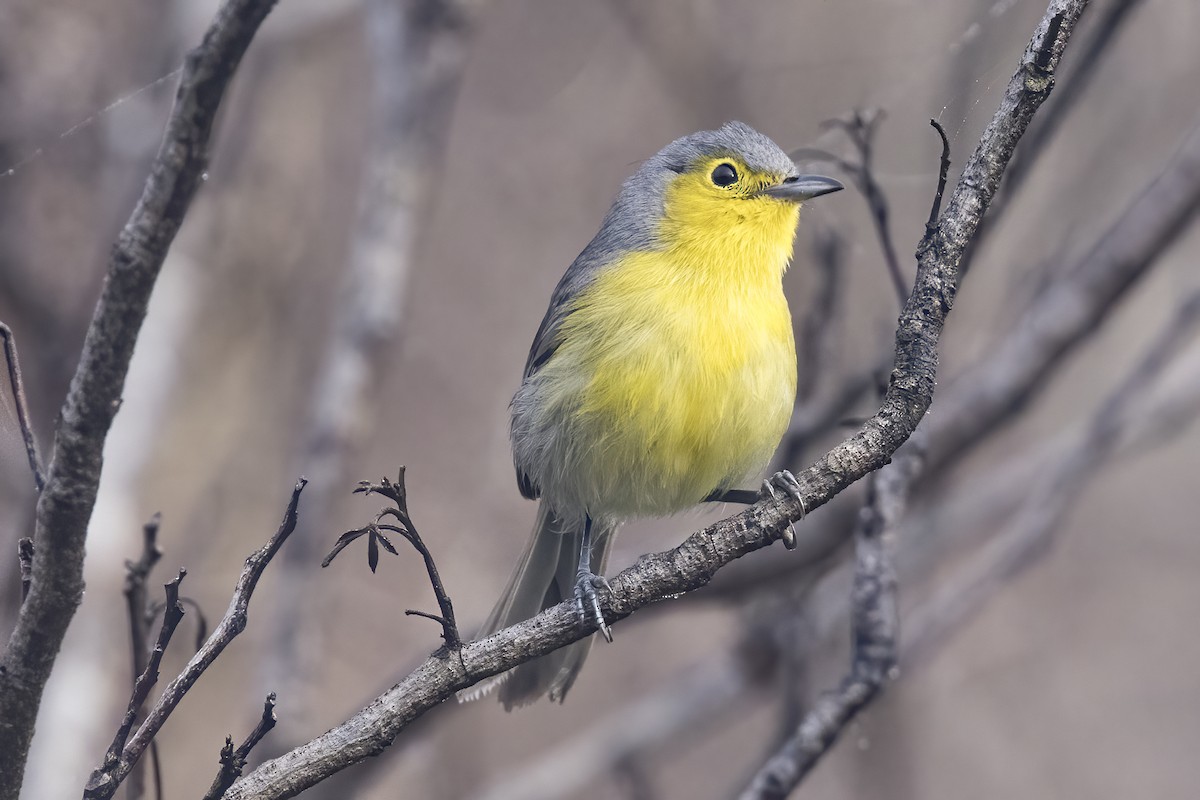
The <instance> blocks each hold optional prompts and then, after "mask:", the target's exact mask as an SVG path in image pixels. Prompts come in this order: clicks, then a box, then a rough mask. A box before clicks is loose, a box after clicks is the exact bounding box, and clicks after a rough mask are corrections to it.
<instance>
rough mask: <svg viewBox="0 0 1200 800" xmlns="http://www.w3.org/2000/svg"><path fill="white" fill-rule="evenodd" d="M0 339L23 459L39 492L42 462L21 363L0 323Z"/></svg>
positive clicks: (14, 343)
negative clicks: (19, 433) (23, 451)
mask: <svg viewBox="0 0 1200 800" xmlns="http://www.w3.org/2000/svg"><path fill="white" fill-rule="evenodd" d="M0 338H2V339H4V363H5V364H6V365H7V367H8V386H9V388H10V389H12V398H13V404H14V405H15V406H16V408H17V425H18V426H20V428H21V438H22V439H23V440H24V441H25V457H26V458H28V459H29V471H30V472H32V473H33V485H34V486H35V487H37V490H38V491H39V492H40V491H41V490H42V488H43V487H45V485H46V477H45V475H44V474H43V473H42V460H41V458H39V457H38V449H37V439H35V438H34V436H33V425H32V423H31V422H30V421H29V404H28V403H27V402H26V400H25V384H24V383H23V382H22V381H21V362H20V361H19V360H18V359H17V340H16V339H15V338H14V337H13V332H12V329H11V328H9V327H8V326H7V325H5V324H4V323H3V322H0Z"/></svg>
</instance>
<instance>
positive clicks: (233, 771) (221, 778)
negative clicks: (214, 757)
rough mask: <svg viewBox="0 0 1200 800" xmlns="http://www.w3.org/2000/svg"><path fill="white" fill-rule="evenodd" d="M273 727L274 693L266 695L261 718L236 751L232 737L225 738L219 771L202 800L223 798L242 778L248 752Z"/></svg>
mask: <svg viewBox="0 0 1200 800" xmlns="http://www.w3.org/2000/svg"><path fill="white" fill-rule="evenodd" d="M274 727H275V693H274V692H271V693H270V694H269V695H267V699H266V702H264V703H263V710H262V716H261V717H259V720H258V724H257V725H255V726H254V730H252V731H250V735H249V736H247V737H246V739H245V741H243V742H242V744H241V745H240V746H239V747H238V748H237V749H234V747H233V737H232V736H226V737H225V746H224V747H222V748H221V759H220V760H221V769H220V771H218V772H217V777H216V778H214V779H213V782H212V786H210V787H209V789H208V791H207V792H206V793H205V794H204V800H221V798H222V797H224V796H225V792H227V791H228V790H229V787H230V786H233V782H234V781H236V780H237V779H238V778H240V777H242V770H244V769H245V768H246V760H247V759H248V758H249V757H250V751H251V750H253V749H254V746H255V745H257V744H258V743H259V742H260V741H262V739H263V737H264V736H266V735H267V734H268V733H269V732H270V731H271V729H272V728H274Z"/></svg>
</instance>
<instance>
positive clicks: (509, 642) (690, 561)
mask: <svg viewBox="0 0 1200 800" xmlns="http://www.w3.org/2000/svg"><path fill="white" fill-rule="evenodd" d="M1086 5H1087V3H1086V0H1054V1H1053V2H1052V3H1051V4H1050V7H1049V9H1048V10H1047V12H1046V16H1045V17H1044V18H1043V20H1042V22H1041V23H1040V24H1039V26H1038V29H1037V31H1036V33H1035V35H1034V37H1033V40H1032V41H1031V42H1030V43H1029V45H1028V46H1027V48H1026V50H1025V53H1024V55H1023V57H1022V59H1021V63H1020V66H1019V68H1018V69H1017V71H1016V74H1014V76H1013V78H1012V80H1011V81H1010V82H1009V84H1008V87H1007V89H1006V91H1005V95H1004V98H1003V100H1002V101H1001V104H1000V107H999V109H998V110H997V111H996V114H995V116H994V117H993V120H992V122H991V123H990V124H989V126H988V128H987V130H986V131H985V132H984V134H983V137H982V139H981V141H980V143H979V146H978V148H977V149H976V151H975V153H974V154H973V155H972V156H971V158H970V159H969V161H968V162H967V164H966V167H965V168H964V170H963V174H962V176H961V178H960V179H959V182H958V185H957V187H956V189H955V191H954V194H953V195H952V196H951V198H950V201H949V203H948V204H947V207H946V210H945V212H944V213H943V214H942V216H941V219H940V220H939V222H938V225H937V229H936V230H935V231H933V232H932V233H931V235H929V236H927V237H926V239H925V240H924V241H923V242H922V244H921V247H920V249H919V250H918V253H917V273H916V281H915V285H914V290H913V292H912V294H911V295H910V297H909V299H908V302H907V304H906V306H905V309H904V311H903V313H902V314H901V317H900V323H899V326H898V329H897V333H896V360H895V368H894V369H893V371H892V376H891V381H890V383H889V386H888V390H887V394H886V395H885V397H884V401H883V405H882V407H881V408H880V410H879V411H878V412H877V413H876V414H875V415H874V416H873V417H872V418H871V419H869V420H867V422H865V423H864V424H863V425H862V427H861V429H860V430H859V431H858V432H857V433H856V434H855V435H854V436H852V437H851V438H849V439H847V440H846V441H844V442H842V443H841V444H839V445H838V446H836V447H835V448H833V450H831V451H830V452H829V453H827V454H826V455H825V456H823V457H822V458H821V459H819V460H818V461H817V462H816V463H815V464H814V465H813V466H811V467H809V468H808V469H807V470H805V471H804V472H802V473H800V474H799V475H798V476H797V478H798V482H799V487H800V494H801V496H802V497H803V505H802V502H801V500H799V499H797V498H793V497H790V496H786V497H785V496H781V497H780V498H779V499H777V500H764V501H762V502H760V503H758V504H756V505H754V506H752V507H751V508H749V509H747V510H746V511H745V512H743V513H741V514H739V515H737V516H735V517H732V518H730V519H727V520H723V521H721V522H718V523H716V524H715V525H712V526H710V527H709V528H707V529H705V530H703V531H700V532H698V533H695V534H693V535H692V536H690V537H688V539H687V540H686V541H684V543H683V544H681V545H680V546H679V547H677V548H675V549H674V550H670V551H667V552H664V553H655V554H649V555H645V556H643V557H642V558H641V559H639V561H638V562H637V563H636V564H635V565H634V566H632V567H630V568H629V569H627V570H625V571H624V572H622V573H621V574H619V575H617V576H616V577H615V578H614V579H613V580H612V581H611V584H612V593H611V597H607V598H606V600H607V601H608V602H607V603H606V607H605V608H604V609H602V610H603V611H604V612H605V618H606V620H607V621H609V622H613V621H617V620H620V619H621V618H623V617H625V616H628V615H629V614H632V613H634V612H635V611H637V610H638V609H640V608H643V607H645V606H646V605H648V604H650V603H653V602H656V601H658V600H660V599H663V598H665V597H670V596H673V595H677V594H680V593H682V592H686V591H690V590H692V589H695V588H697V587H699V586H702V585H704V584H705V583H706V582H707V581H708V580H710V579H711V577H712V576H713V574H714V573H715V572H716V571H717V570H718V569H720V568H721V567H723V566H724V565H726V564H728V563H729V562H731V561H733V560H734V559H736V558H739V557H741V556H743V555H745V554H746V553H749V552H751V551H754V550H757V549H760V548H762V547H765V546H767V545H769V544H771V543H772V542H774V541H775V540H777V539H779V538H781V536H782V534H783V531H784V529H785V528H787V526H788V524H789V522H790V521H792V520H795V519H799V518H800V517H801V515H802V514H803V512H804V509H805V508H807V509H808V510H809V511H811V510H814V509H816V508H818V507H819V506H821V505H824V504H825V503H827V502H828V501H829V500H830V499H831V498H833V497H834V496H835V495H837V494H838V493H840V492H841V491H843V490H844V489H845V488H846V487H848V486H849V485H851V484H852V483H854V482H855V481H857V480H858V479H859V478H861V477H862V476H864V475H866V474H868V473H870V472H872V471H874V470H875V469H878V468H879V467H881V466H883V464H885V463H887V461H888V459H889V458H891V456H892V455H893V454H894V453H895V452H896V450H897V448H899V447H900V445H901V444H903V443H904V442H905V441H907V439H908V437H909V436H910V435H911V434H912V432H913V431H914V430H915V429H916V426H917V424H918V423H919V422H920V421H921V419H922V418H923V417H924V415H925V411H926V409H928V407H929V403H930V401H931V398H932V395H933V388H934V378H935V366H936V362H937V358H936V352H937V343H938V339H939V337H940V334H941V330H942V327H943V325H944V324H945V319H946V315H947V314H948V313H949V311H950V308H951V306H952V304H953V301H954V295H955V292H956V291H957V288H958V270H957V265H958V260H959V258H960V257H961V255H962V252H963V249H964V248H965V247H966V244H967V242H968V241H969V240H970V238H971V236H972V235H973V234H974V232H975V230H976V228H977V227H978V225H979V220H980V218H981V217H982V215H983V213H984V212H985V211H986V209H987V205H988V203H989V201H990V200H991V198H992V196H993V195H994V193H995V191H996V186H997V185H998V183H999V181H1000V178H1001V176H1002V174H1003V171H1004V167H1005V165H1006V164H1007V163H1008V160H1009V158H1011V157H1012V152H1013V149H1014V148H1015V146H1016V144H1017V142H1018V141H1019V139H1020V137H1021V135H1022V134H1023V132H1024V131H1025V129H1026V128H1027V127H1028V125H1029V121H1030V119H1031V118H1032V116H1033V114H1034V112H1035V111H1036V110H1037V108H1038V107H1039V106H1040V105H1041V104H1042V102H1043V101H1044V100H1045V98H1046V97H1047V96H1048V95H1049V93H1050V90H1051V88H1052V86H1053V73H1054V70H1055V69H1056V68H1057V64H1058V61H1059V58H1060V56H1061V54H1062V51H1063V48H1064V47H1065V46H1066V43H1067V40H1068V38H1069V36H1070V33H1071V31H1072V30H1073V29H1074V26H1075V22H1076V21H1077V19H1078V18H1079V15H1080V14H1081V13H1082V11H1083V9H1084V8H1085V7H1086ZM589 634H590V630H588V629H584V628H582V627H581V626H580V625H579V621H578V617H577V615H576V613H575V610H574V607H573V603H572V602H563V603H560V604H559V605H557V606H555V607H553V608H550V609H547V610H546V611H543V612H542V613H540V614H538V615H537V616H536V617H534V618H533V619H531V620H527V621H525V622H522V623H520V624H517V625H513V626H511V627H509V628H505V629H504V630H501V631H499V632H497V633H495V634H493V635H492V636H490V637H488V638H487V639H484V640H482V641H476V642H468V643H466V644H464V645H463V646H462V648H461V649H459V650H457V651H453V652H449V653H440V654H436V655H434V656H432V657H430V658H429V659H427V660H426V661H425V662H423V663H422V664H421V665H420V666H418V667H417V668H416V670H414V671H413V672H412V673H411V674H409V675H408V676H407V677H405V678H403V679H402V680H401V681H400V683H399V684H397V685H396V686H394V687H393V688H391V689H389V690H388V691H386V692H384V693H383V694H382V695H380V696H379V697H377V698H376V699H375V700H374V701H373V702H372V703H371V704H370V705H369V706H368V707H366V708H365V709H363V710H362V711H360V712H359V713H357V714H355V715H354V716H353V717H351V718H350V719H348V720H346V721H345V722H343V723H342V724H340V725H337V726H335V727H334V728H333V729H331V730H329V731H327V732H326V733H324V734H322V735H321V736H318V737H317V738H315V739H313V740H312V741H310V742H308V743H307V744H304V745H301V746H300V747H297V748H295V749H293V750H291V751H289V752H287V753H285V754H284V755H282V756H280V757H279V758H276V759H273V760H271V761H267V762H265V763H264V764H262V765H261V766H259V767H258V768H257V769H256V770H254V771H253V772H252V773H250V774H249V775H246V776H244V777H243V778H241V779H240V780H238V782H237V783H235V784H234V785H233V787H231V788H230V790H229V793H228V794H227V797H229V798H232V799H233V800H246V798H249V797H254V798H257V799H258V800H270V799H272V798H284V797H292V796H295V795H296V794H297V793H299V792H301V791H303V790H304V789H306V788H308V787H310V786H312V785H314V784H316V783H318V782H320V781H321V780H324V779H325V778H326V777H328V776H329V775H331V774H333V773H335V772H337V771H339V770H341V769H344V768H345V767H347V766H349V765H351V764H354V763H357V762H359V761H362V760H363V759H365V758H368V757H369V756H372V755H376V754H378V753H380V752H382V751H383V750H384V749H385V748H386V747H388V745H389V744H391V742H392V741H393V740H394V739H395V738H396V736H398V735H399V734H400V732H401V731H403V730H404V729H405V728H406V727H407V726H408V725H409V724H410V723H411V722H412V721H413V720H415V719H417V718H418V717H420V716H421V715H422V714H424V713H425V712H426V711H428V710H429V709H430V708H432V707H433V706H435V705H437V704H439V703H441V702H442V701H443V700H445V699H446V698H448V697H450V696H451V695H452V694H453V693H454V692H456V691H458V690H460V689H464V688H467V687H468V686H471V685H473V684H475V683H477V682H478V681H480V680H483V679H484V678H487V677H490V676H492V675H496V674H498V673H500V672H503V671H505V670H508V669H511V668H512V667H514V666H516V665H518V664H521V663H524V662H525V661H528V660H531V659H533V658H536V657H538V656H541V655H544V654H546V653H548V652H550V651H552V650H555V649H557V648H559V647H562V646H564V645H567V644H570V643H571V642H575V641H578V640H579V639H581V638H583V637H584V636H587V635H589Z"/></svg>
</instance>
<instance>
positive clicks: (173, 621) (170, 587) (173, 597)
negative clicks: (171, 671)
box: [83, 569, 187, 800]
mask: <svg viewBox="0 0 1200 800" xmlns="http://www.w3.org/2000/svg"><path fill="white" fill-rule="evenodd" d="M185 575H187V570H183V569H181V570H179V575H178V576H177V577H176V578H175V579H174V580H173V581H171V582H170V583H168V584H167V585H166V590H167V603H166V611H165V612H164V613H163V621H162V627H161V628H159V632H158V641H157V642H155V643H154V649H153V650H151V651H150V655H149V658H148V659H147V660H146V668H145V669H144V670H142V673H141V674H140V675H138V677H137V680H136V681H134V684H133V694H132V695H131V696H130V698H129V706H128V708H127V709H126V710H125V716H124V718H123V719H122V720H121V725H120V727H118V728H117V733H116V735H115V736H113V740H112V744H110V745H109V746H108V751H107V752H106V753H105V754H104V761H103V763H102V764H101V765H100V767H98V768H97V769H96V770H95V771H93V772H92V775H91V777H90V778H88V782H87V785H86V786H85V787H84V790H83V796H84V799H85V800H92V798H96V797H112V794H113V792H115V791H116V790H117V786H119V785H120V783H121V780H123V779H124V777H125V775H127V774H128V770H124V773H125V774H123V775H121V778H119V779H118V778H117V777H116V775H117V773H118V771H119V770H120V763H121V753H122V751H123V750H124V748H125V745H126V742H127V741H128V740H129V732H130V731H131V730H133V724H134V722H135V721H136V720H137V718H138V714H139V712H140V711H141V709H142V705H143V704H144V703H145V702H146V698H147V697H149V696H150V689H151V688H153V686H154V684H156V683H157V682H158V674H159V667H160V666H161V665H162V658H163V654H164V653H165V652H166V651H167V645H168V644H170V642H171V636H172V635H173V634H174V633H175V629H176V628H177V627H179V622H180V620H182V619H183V613H184V611H183V604H182V603H180V602H179V584H180V582H182V581H183V578H184V576H185Z"/></svg>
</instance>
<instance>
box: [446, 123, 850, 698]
mask: <svg viewBox="0 0 1200 800" xmlns="http://www.w3.org/2000/svg"><path fill="white" fill-rule="evenodd" d="M841 188H842V185H841V184H840V183H838V182H837V181H835V180H832V179H830V178H823V177H820V176H815V175H801V174H799V173H798V171H797V169H796V165H795V164H794V163H793V162H792V160H791V159H790V158H788V156H787V154H786V153H784V152H783V150H781V149H780V148H779V146H778V145H776V144H775V143H774V142H773V141H771V140H770V139H768V138H767V137H766V136H764V135H762V134H761V133H759V132H757V131H755V130H754V129H753V128H751V127H749V126H748V125H745V124H743V123H740V122H730V123H728V124H726V125H725V126H723V127H722V128H720V129H719V130H715V131H701V132H699V133H693V134H692V135H690V136H684V137H683V138H681V139H677V140H675V141H674V142H671V143H670V144H669V145H667V146H666V147H665V148H663V149H662V151H660V152H659V153H658V154H657V155H655V156H654V157H652V158H651V159H649V160H648V161H646V162H645V163H644V164H643V165H642V166H641V168H640V169H639V170H638V171H637V172H636V173H634V174H633V176H632V177H630V178H629V179H628V180H626V181H625V184H624V186H623V187H622V188H621V192H620V194H619V195H618V196H617V199H616V201H615V202H614V203H613V205H612V208H611V209H610V210H609V212H608V215H607V216H606V217H605V218H604V222H603V223H602V224H601V226H600V231H599V233H597V234H596V236H595V238H594V239H592V241H591V242H590V243H589V244H588V246H587V247H585V248H584V250H583V252H582V253H580V254H579V257H578V258H576V259H575V261H574V263H572V264H571V266H570V267H569V268H568V269H567V271H566V274H564V275H563V277H562V279H561V280H560V281H559V283H558V287H557V288H556V289H555V290H554V294H553V296H552V297H551V298H550V307H549V309H548V310H547V311H546V316H545V318H544V319H543V320H542V324H541V327H540V328H538V332H537V335H536V336H535V337H534V340H533V347H532V348H530V351H529V359H528V361H527V362H526V364H525V377H524V380H523V381H522V383H521V387H520V388H519V389H518V390H517V393H516V396H515V397H513V401H512V448H513V460H514V462H515V464H516V468H517V484H518V486H519V487H520V490H521V494H523V495H524V496H525V497H528V498H530V499H539V498H540V500H541V505H540V507H539V509H538V515H537V523H536V524H535V526H534V529H533V535H532V536H531V537H530V539H529V543H528V545H527V546H526V548H525V552H524V554H523V555H522V557H521V560H520V563H519V564H518V565H517V568H516V571H515V572H514V573H513V576H512V578H511V579H510V580H509V582H508V586H507V588H505V590H504V594H503V595H502V596H501V598H500V601H499V602H498V603H497V604H496V607H495V609H494V610H493V611H492V613H491V616H490V617H489V618H488V620H487V622H486V623H485V625H484V627H483V630H482V631H481V635H485V636H486V635H489V634H491V633H494V632H496V631H498V630H500V629H501V628H504V627H507V626H509V625H512V624H515V623H517V622H520V621H522V620H525V619H528V618H530V617H532V616H534V615H535V614H537V613H538V612H539V611H541V610H543V609H545V608H549V607H551V606H554V605H557V604H558V603H560V602H562V601H564V600H568V599H572V598H573V599H574V601H575V603H576V607H577V609H578V611H579V614H580V618H581V624H583V625H590V626H594V627H595V628H596V629H598V630H599V631H601V632H602V633H603V634H604V635H605V637H606V638H609V639H611V635H610V633H609V630H608V627H607V625H606V624H605V621H604V617H603V615H602V613H601V608H600V603H599V592H603V591H607V590H608V584H607V582H606V581H605V580H604V578H603V577H602V575H603V572H604V567H605V562H606V560H607V557H608V553H609V550H610V548H611V547H612V545H613V541H614V539H615V534H616V530H617V527H618V526H619V525H620V524H621V522H623V521H624V520H627V519H630V518H633V517H646V516H651V517H656V516H666V515H669V514H673V513H675V512H678V511H681V510H684V509H687V508H689V507H693V506H695V505H697V504H699V503H702V502H705V501H725V500H733V501H740V502H748V501H752V500H753V499H754V498H755V497H757V496H759V494H763V493H765V494H770V495H774V494H775V489H776V487H777V488H779V489H782V490H784V491H787V492H790V493H792V494H796V495H797V496H798V486H797V484H796V479H795V478H794V477H792V475H791V474H790V473H787V472H782V473H778V474H776V475H774V476H773V477H772V478H770V479H768V480H766V481H764V482H763V489H762V490H761V492H760V493H759V494H756V493H754V492H751V491H745V490H738V489H736V487H737V486H739V485H740V484H742V483H743V482H744V481H747V480H750V479H752V478H753V477H756V476H758V475H761V474H762V471H763V470H764V469H765V468H766V465H767V463H768V462H769V460H770V458H771V456H772V454H773V453H774V451H775V448H776V447H777V446H778V444H779V441H780V439H781V437H782V436H783V433H784V431H785V429H786V428H787V424H788V420H789V418H790V416H791V412H792V406H793V403H794V402H795V396H796V349H795V343H794V341H793V338H792V318H791V312H790V311H789V309H788V304H787V299H786V298H785V297H784V294H783V286H782V278H783V273H784V271H785V270H786V269H787V266H788V263H789V262H790V261H791V258H792V246H793V239H794V238H795V233H796V222H797V220H798V218H799V213H800V204H801V203H802V202H803V201H805V200H808V199H810V198H813V197H817V196H819V195H823V194H828V193H830V192H836V191H838V190H839V189H841ZM591 639H592V637H588V638H587V639H584V640H582V641H580V642H577V643H575V644H573V645H571V646H569V647H566V648H563V649H560V650H557V651H555V652H553V653H550V654H548V655H546V656H543V657H541V658H538V659H536V660H534V661H531V662H529V663H527V664H523V665H521V666H519V667H516V668H515V669H512V670H510V671H508V672H507V673H504V674H502V675H499V676H496V677H495V678H492V679H491V680H490V681H487V682H484V683H483V684H480V685H479V686H477V687H474V688H473V689H472V690H469V692H467V693H464V699H471V698H474V697H478V696H481V695H483V694H486V693H488V692H489V691H491V690H492V689H494V688H496V687H499V696H500V700H501V702H503V703H504V704H505V706H506V707H508V708H511V707H512V706H514V705H523V704H525V703H529V702H532V701H534V700H536V699H537V698H539V697H541V696H542V695H549V697H550V698H551V700H555V701H560V702H561V701H562V699H563V698H564V697H565V695H566V693H567V691H568V690H569V689H570V688H571V685H572V684H573V683H574V681H575V678H576V676H577V675H578V674H579V670H580V668H581V667H582V665H583V662H584V659H585V658H586V657H587V653H588V649H589V647H590V644H591Z"/></svg>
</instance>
